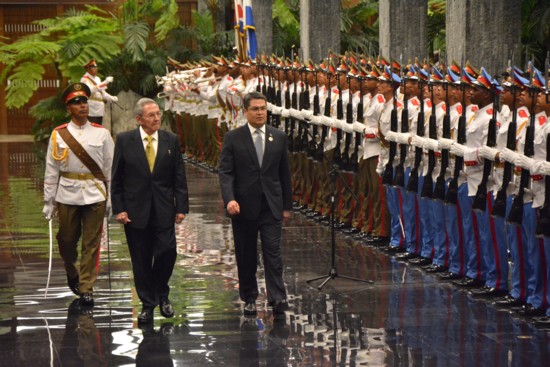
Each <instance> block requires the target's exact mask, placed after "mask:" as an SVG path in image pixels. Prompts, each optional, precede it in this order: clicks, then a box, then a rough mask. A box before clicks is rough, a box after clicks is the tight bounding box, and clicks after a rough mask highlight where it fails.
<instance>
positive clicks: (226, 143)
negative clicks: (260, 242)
mask: <svg viewBox="0 0 550 367" xmlns="http://www.w3.org/2000/svg"><path fill="white" fill-rule="evenodd" d="M287 145H288V142H287V137H286V135H285V134H284V133H283V132H282V131H279V130H277V129H275V128H272V127H271V126H266V136H265V148H264V156H263V162H262V167H261V168H260V163H259V162H258V157H257V155H256V150H255V149H254V142H253V141H252V135H251V134H250V129H249V128H248V124H247V125H244V126H241V127H239V128H237V129H235V130H232V131H230V132H228V133H227V134H225V136H224V140H223V146H222V152H221V154H220V160H219V165H218V174H219V178H220V186H221V191H222V197H223V201H224V204H225V206H227V203H228V202H230V201H231V200H236V201H237V202H238V203H239V206H240V208H241V213H240V214H239V215H238V216H236V217H235V218H234V219H244V220H252V219H255V218H257V217H258V216H259V214H260V209H261V199H262V193H263V194H264V195H265V197H266V199H267V203H268V204H269V207H270V209H271V212H272V213H273V216H274V217H275V218H277V219H278V220H280V219H282V214H283V210H291V209H292V187H291V182H290V168H289V164H288V153H287V150H288V149H287Z"/></svg>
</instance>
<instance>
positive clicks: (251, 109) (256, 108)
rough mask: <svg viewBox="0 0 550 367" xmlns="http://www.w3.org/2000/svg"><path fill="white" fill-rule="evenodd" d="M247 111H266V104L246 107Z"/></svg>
mask: <svg viewBox="0 0 550 367" xmlns="http://www.w3.org/2000/svg"><path fill="white" fill-rule="evenodd" d="M248 110H249V111H252V112H258V111H262V112H263V111H267V106H263V107H250V108H249V109H248Z"/></svg>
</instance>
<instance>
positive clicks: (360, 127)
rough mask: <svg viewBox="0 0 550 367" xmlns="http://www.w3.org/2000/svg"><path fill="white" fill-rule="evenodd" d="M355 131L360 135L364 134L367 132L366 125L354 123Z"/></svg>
mask: <svg viewBox="0 0 550 367" xmlns="http://www.w3.org/2000/svg"><path fill="white" fill-rule="evenodd" d="M353 130H354V131H355V132H358V133H359V134H363V133H364V132H365V125H364V124H362V123H360V122H359V121H353Z"/></svg>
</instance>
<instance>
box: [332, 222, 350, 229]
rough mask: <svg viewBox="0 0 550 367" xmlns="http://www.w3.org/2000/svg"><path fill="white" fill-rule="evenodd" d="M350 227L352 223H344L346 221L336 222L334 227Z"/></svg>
mask: <svg viewBox="0 0 550 367" xmlns="http://www.w3.org/2000/svg"><path fill="white" fill-rule="evenodd" d="M350 227H351V225H350V224H348V223H344V222H337V223H334V228H336V229H348V228H350Z"/></svg>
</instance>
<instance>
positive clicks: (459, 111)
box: [456, 104, 462, 115]
mask: <svg viewBox="0 0 550 367" xmlns="http://www.w3.org/2000/svg"><path fill="white" fill-rule="evenodd" d="M456 111H457V112H458V114H459V115H462V105H461V104H459V105H458V106H457V107H456Z"/></svg>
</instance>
